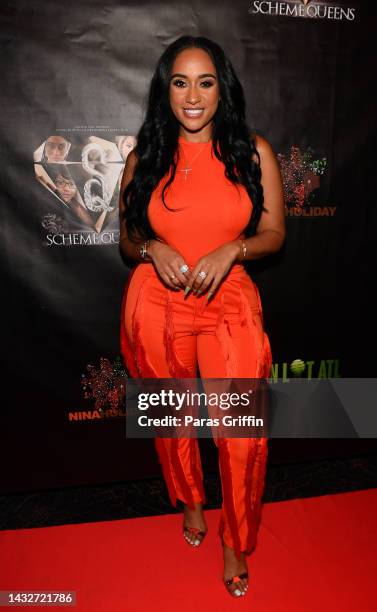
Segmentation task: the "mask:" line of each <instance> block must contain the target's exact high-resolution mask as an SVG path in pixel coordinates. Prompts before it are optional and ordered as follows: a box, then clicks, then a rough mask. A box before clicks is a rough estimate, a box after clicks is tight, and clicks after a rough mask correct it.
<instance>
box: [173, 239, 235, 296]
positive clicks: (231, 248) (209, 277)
mask: <svg viewBox="0 0 377 612" xmlns="http://www.w3.org/2000/svg"><path fill="white" fill-rule="evenodd" d="M239 252H240V241H239V240H234V241H232V242H227V243H226V244H224V245H222V246H221V247H219V248H217V249H215V250H214V251H211V252H210V253H207V255H204V256H203V257H201V258H200V259H199V260H198V262H197V264H196V266H195V268H194V269H193V270H192V272H191V274H190V276H189V278H188V281H187V285H186V290H185V293H186V295H187V293H188V287H189V288H190V289H192V291H193V292H194V293H195V291H197V293H196V295H199V294H200V293H203V292H204V291H206V289H207V288H208V287H209V286H210V285H211V287H210V291H209V292H208V296H207V299H209V298H210V297H211V295H213V294H214V292H215V291H216V289H217V287H218V286H219V284H220V282H221V280H222V279H223V278H224V276H225V275H226V274H227V273H228V272H229V270H230V267H231V266H232V264H233V263H234V262H235V261H236V258H237V255H238V254H239ZM199 272H206V277H205V278H204V279H202V278H201V277H200V276H199ZM211 283H212V284H211Z"/></svg>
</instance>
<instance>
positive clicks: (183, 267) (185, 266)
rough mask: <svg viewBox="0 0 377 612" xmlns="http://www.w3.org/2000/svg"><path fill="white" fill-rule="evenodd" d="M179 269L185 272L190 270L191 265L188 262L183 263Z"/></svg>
mask: <svg viewBox="0 0 377 612" xmlns="http://www.w3.org/2000/svg"><path fill="white" fill-rule="evenodd" d="M179 269H180V271H181V272H182V274H184V273H185V272H188V269H189V267H188V265H187V264H183V265H182V266H181V267H180V268H179Z"/></svg>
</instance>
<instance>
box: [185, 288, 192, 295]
mask: <svg viewBox="0 0 377 612" xmlns="http://www.w3.org/2000/svg"><path fill="white" fill-rule="evenodd" d="M190 289H191V287H189V286H187V287H186V289H185V295H187V294H188V292H189V291H190Z"/></svg>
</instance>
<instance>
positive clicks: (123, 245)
mask: <svg viewBox="0 0 377 612" xmlns="http://www.w3.org/2000/svg"><path fill="white" fill-rule="evenodd" d="M136 163H137V157H136V153H135V152H134V151H131V152H130V153H129V155H128V157H127V161H126V165H125V167H124V170H123V175H122V181H121V185H120V194H119V228H120V237H119V248H120V251H121V253H122V254H123V255H124V256H125V257H126V258H128V259H133V260H136V261H151V259H150V257H149V255H148V254H147V255H146V257H145V259H143V258H142V257H141V255H140V250H139V249H140V246H141V245H142V243H143V242H144V240H143V239H142V238H141V239H140V242H139V243H137V244H136V243H135V242H131V240H130V239H129V238H128V236H127V230H126V223H125V220H124V211H125V205H124V202H123V193H124V190H125V189H126V187H127V185H128V184H129V183H130V182H131V181H132V178H133V174H134V170H135V166H136Z"/></svg>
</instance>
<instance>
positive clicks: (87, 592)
mask: <svg viewBox="0 0 377 612" xmlns="http://www.w3.org/2000/svg"><path fill="white" fill-rule="evenodd" d="M206 516H207V522H208V527H209V530H210V532H209V533H208V535H207V538H206V540H205V541H204V543H203V545H202V546H201V547H200V548H198V549H193V548H191V547H190V546H189V545H188V544H187V543H186V542H185V540H183V538H182V537H181V535H180V528H181V520H182V519H181V515H177V514H171V515H166V516H161V517H148V518H141V519H125V520H119V521H111V522H101V523H85V524H80V525H64V526H61V527H47V528H38V529H22V530H17V531H2V532H0V590H3V591H4V590H16V589H22V590H24V591H25V590H32V591H35V590H75V591H76V593H77V606H76V607H75V608H73V609H75V610H78V611H79V612H120V611H125V612H140V611H144V610H145V611H147V610H148V611H149V610H151V611H152V610H153V611H161V612H169V611H170V610H174V611H175V612H186V611H188V610H190V612H191V611H192V610H193V607H194V606H195V607H196V610H195V608H194V612H202V611H204V610H208V611H210V612H212V610H216V612H221V611H223V610H246V609H247V610H250V611H252V612H262V611H263V612H267V611H268V612H280V611H281V612H283V611H284V612H296V611H297V612H319V611H320V612H322V611H324V612H327V611H328V610H331V611H335V612H338V611H339V612H351V611H352V612H354V611H355V612H356V611H357V612H369V611H372V610H373V611H374V610H376V607H377V604H376V588H375V587H376V578H377V562H376V559H377V546H376V544H377V536H376V531H377V526H376V517H377V489H369V490H367V491H360V492H354V493H345V494H337V495H326V496H323V497H314V498H307V499H297V500H293V501H288V502H277V503H273V504H264V506H263V514H262V524H261V527H260V531H259V539H258V545H257V548H256V550H255V552H254V554H253V555H252V556H251V557H249V572H250V575H251V581H250V587H249V591H248V593H247V595H246V596H245V597H242V598H239V599H232V598H231V597H230V596H229V595H228V594H227V592H226V591H225V587H224V586H223V585H222V582H221V573H222V556H221V548H220V545H219V540H218V536H217V525H218V518H219V511H218V510H211V511H207V514H206ZM12 607H13V606H12ZM16 609H21V608H20V607H18V606H17V608H16ZM24 609H25V608H24ZM33 609H34V610H39V609H42V607H41V606H39V607H34V608H33ZM43 609H44V610H45V609H46V608H45V607H43ZM53 609H57V608H56V607H54V608H53ZM60 609H65V608H60ZM71 609H72V608H71Z"/></svg>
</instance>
